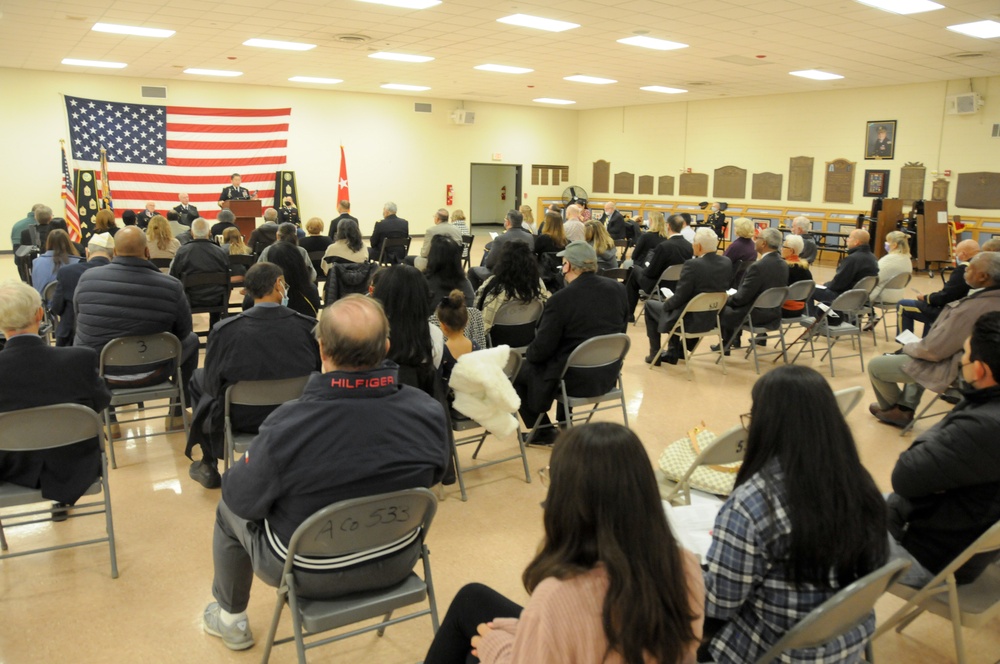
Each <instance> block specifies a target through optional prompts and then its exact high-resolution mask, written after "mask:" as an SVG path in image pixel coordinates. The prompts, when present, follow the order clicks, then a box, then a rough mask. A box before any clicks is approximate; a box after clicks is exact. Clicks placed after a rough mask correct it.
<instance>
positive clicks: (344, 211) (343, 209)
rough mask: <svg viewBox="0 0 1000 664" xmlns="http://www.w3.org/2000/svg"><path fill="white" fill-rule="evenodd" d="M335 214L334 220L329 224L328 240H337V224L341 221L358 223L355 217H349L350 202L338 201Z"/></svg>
mask: <svg viewBox="0 0 1000 664" xmlns="http://www.w3.org/2000/svg"><path fill="white" fill-rule="evenodd" d="M337 213H338V216H337V218H336V219H334V220H333V221H331V222H330V239H331V240H336V239H337V224H339V223H340V221H341V220H342V219H352V220H353V221H354V223H358V218H357V217H352V216H351V202H350V201H339V202H338V203H337Z"/></svg>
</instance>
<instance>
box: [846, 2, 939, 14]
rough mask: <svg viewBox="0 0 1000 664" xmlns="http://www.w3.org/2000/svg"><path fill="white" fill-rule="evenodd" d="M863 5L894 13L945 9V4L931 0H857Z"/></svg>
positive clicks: (914, 12)
mask: <svg viewBox="0 0 1000 664" xmlns="http://www.w3.org/2000/svg"><path fill="white" fill-rule="evenodd" d="M857 1H858V2H860V3H861V4H863V5H868V6H869V7H874V8H875V9H881V10H883V11H887V12H892V13H893V14H919V13H920V12H930V11H934V10H935V9H944V5H939V4H938V3H936V2H931V0H857Z"/></svg>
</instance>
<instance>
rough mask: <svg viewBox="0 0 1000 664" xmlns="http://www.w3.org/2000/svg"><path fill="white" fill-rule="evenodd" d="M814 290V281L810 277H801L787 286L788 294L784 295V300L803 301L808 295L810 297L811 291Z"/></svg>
mask: <svg viewBox="0 0 1000 664" xmlns="http://www.w3.org/2000/svg"><path fill="white" fill-rule="evenodd" d="M815 290H816V282H815V281H813V280H812V279H803V280H802V281H796V282H795V283H794V284H790V285H789V286H788V295H786V296H785V299H786V300H795V301H796V302H805V301H806V300H808V299H809V298H810V297H812V294H813V292H815Z"/></svg>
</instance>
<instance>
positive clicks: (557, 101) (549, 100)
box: [531, 97, 576, 105]
mask: <svg viewBox="0 0 1000 664" xmlns="http://www.w3.org/2000/svg"><path fill="white" fill-rule="evenodd" d="M531 101H537V102H538V103H539V104H561V105H566V104H575V103H576V102H575V101H570V100H569V99H552V98H551V97H539V98H538V99H532V100H531Z"/></svg>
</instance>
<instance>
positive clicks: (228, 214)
mask: <svg viewBox="0 0 1000 664" xmlns="http://www.w3.org/2000/svg"><path fill="white" fill-rule="evenodd" d="M199 218H200V217H199ZM264 218H265V219H267V216H266V215H265V217H264ZM215 219H216V221H215V225H214V226H212V228H211V231H210V232H209V237H213V238H214V237H215V236H217V235H222V234H223V233H224V232H225V230H226V229H227V228H237V226H236V215H235V214H233V212H232V210H229V209H225V210H219V216H217V217H216V218H215ZM191 225H192V226H193V225H194V222H193V221H192V222H191ZM192 235H193V233H192Z"/></svg>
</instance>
